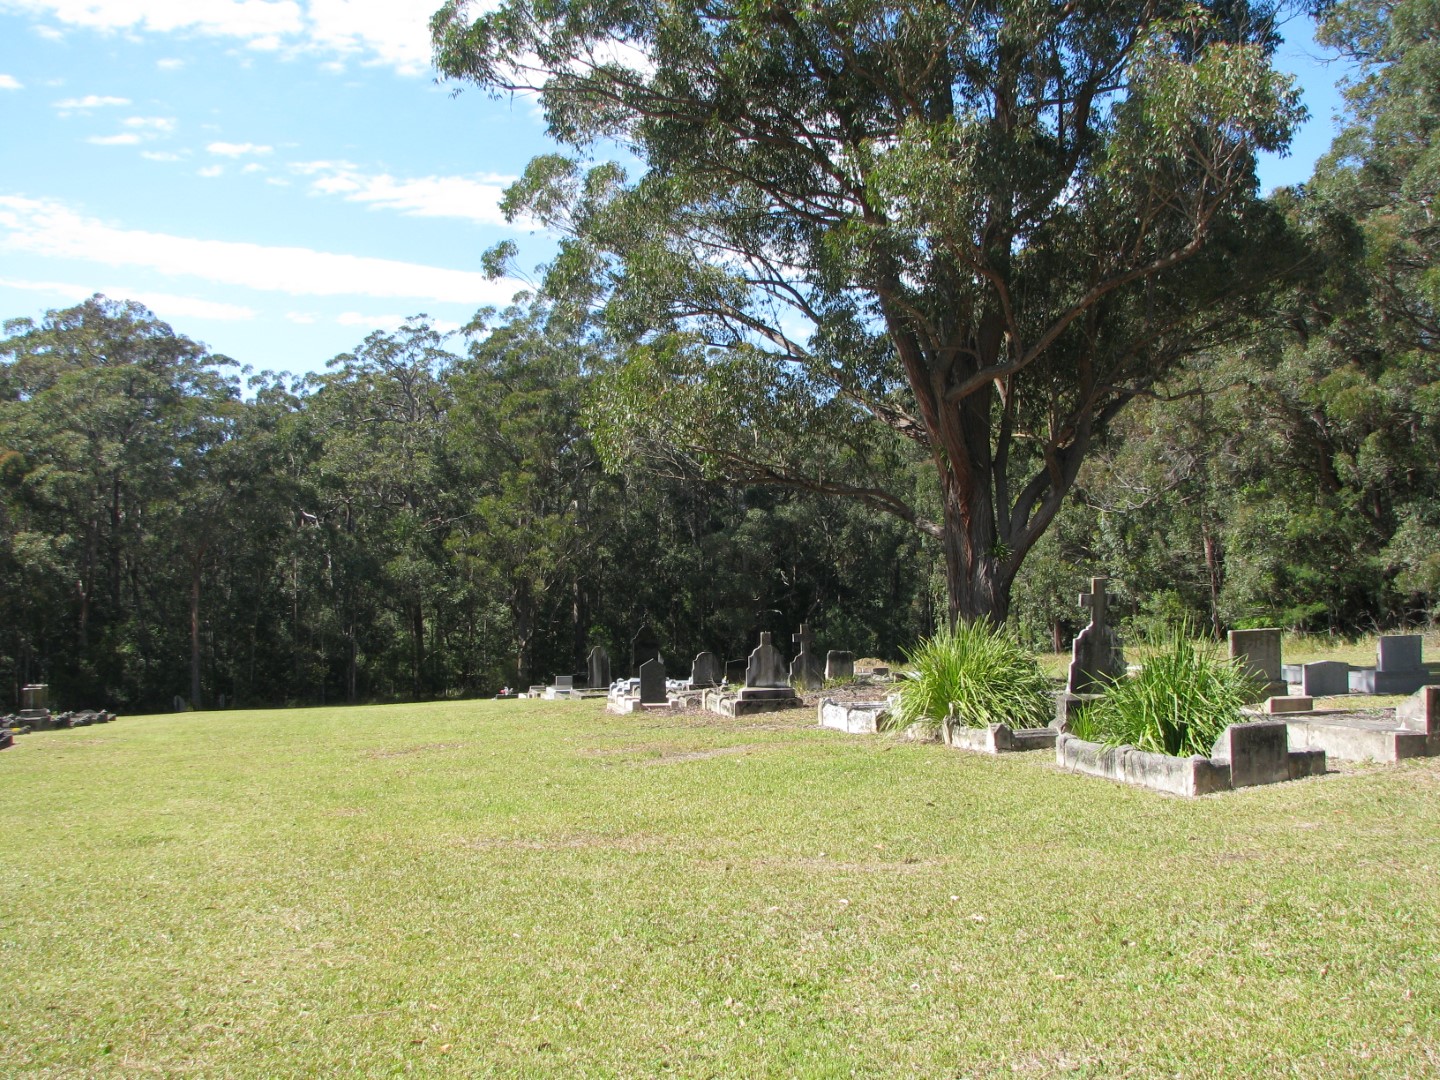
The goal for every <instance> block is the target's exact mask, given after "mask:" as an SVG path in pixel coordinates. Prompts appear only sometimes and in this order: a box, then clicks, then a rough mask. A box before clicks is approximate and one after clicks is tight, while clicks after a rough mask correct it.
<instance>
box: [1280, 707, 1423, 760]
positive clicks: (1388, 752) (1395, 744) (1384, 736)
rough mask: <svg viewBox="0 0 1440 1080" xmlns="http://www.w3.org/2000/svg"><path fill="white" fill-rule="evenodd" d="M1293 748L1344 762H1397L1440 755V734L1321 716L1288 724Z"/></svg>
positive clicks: (1380, 723)
mask: <svg viewBox="0 0 1440 1080" xmlns="http://www.w3.org/2000/svg"><path fill="white" fill-rule="evenodd" d="M1287 727H1288V728H1289V733H1290V746H1291V748H1292V749H1298V750H1324V751H1325V753H1326V754H1327V755H1329V756H1330V757H1332V758H1338V759H1340V760H1342V761H1377V762H1387V763H1390V762H1396V761H1403V760H1404V759H1406V758H1412V757H1435V756H1437V755H1440V735H1427V734H1425V733H1424V732H1419V731H1407V730H1405V729H1402V728H1398V727H1395V726H1393V725H1392V724H1391V723H1388V722H1385V721H1375V720H1366V719H1363V718H1359V717H1350V716H1334V717H1330V716H1317V717H1309V718H1306V719H1295V720H1291V721H1289V723H1288V724H1287Z"/></svg>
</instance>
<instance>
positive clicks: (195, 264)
mask: <svg viewBox="0 0 1440 1080" xmlns="http://www.w3.org/2000/svg"><path fill="white" fill-rule="evenodd" d="M5 250H9V251H24V252H29V253H31V254H35V255H44V256H49V257H52V258H64V259H81V260H84V261H86V262H96V263H102V264H104V265H107V266H136V267H145V268H147V269H150V270H154V271H157V272H159V273H162V274H170V275H176V276H186V277H194V278H199V279H202V280H205V281H212V282H216V283H219V284H223V285H232V286H242V287H244V288H249V289H258V290H263V291H266V292H280V293H286V294H288V295H290V296H369V297H381V298H395V299H419V300H423V301H428V302H430V303H445V304H464V305H466V306H469V307H479V306H480V305H482V304H505V303H508V302H509V301H510V299H511V298H512V297H513V296H514V294H515V293H516V292H518V291H519V290H520V289H521V288H522V286H521V285H520V283H519V282H516V281H507V280H500V281H491V280H490V279H488V278H486V277H485V275H484V274H481V273H479V272H476V271H469V270H450V269H446V268H444V267H438V266H425V265H422V264H419V263H408V262H399V261H395V260H391V259H376V258H370V257H367V256H363V255H347V254H340V253H333V252H324V251H314V250H312V249H309V248H300V247H267V246H265V245H262V244H251V243H240V242H234V241H226V240H201V239H197V238H193V237H185V236H171V235H167V234H165V233H152V232H145V231H143V230H139V229H122V228H117V227H115V226H112V225H107V224H105V223H104V222H100V221H96V220H94V219H92V218H86V217H82V216H81V215H79V214H77V213H75V212H74V211H73V210H71V209H69V208H68V207H66V206H65V205H63V204H62V203H59V202H55V201H53V200H39V199H26V198H21V197H18V196H9V195H0V251H5Z"/></svg>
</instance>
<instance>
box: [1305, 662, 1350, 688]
mask: <svg viewBox="0 0 1440 1080" xmlns="http://www.w3.org/2000/svg"><path fill="white" fill-rule="evenodd" d="M1300 692H1301V693H1302V694H1305V695H1306V696H1308V697H1334V696H1335V695H1337V694H1348V693H1350V665H1349V664H1344V663H1341V662H1340V661H1339V660H1316V661H1315V662H1313V663H1310V664H1302V665H1300Z"/></svg>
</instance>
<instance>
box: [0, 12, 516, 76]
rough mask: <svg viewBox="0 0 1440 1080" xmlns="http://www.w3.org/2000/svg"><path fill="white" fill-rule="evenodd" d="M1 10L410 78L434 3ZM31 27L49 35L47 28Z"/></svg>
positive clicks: (419, 67) (422, 56) (419, 62)
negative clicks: (186, 34) (302, 55)
mask: <svg viewBox="0 0 1440 1080" xmlns="http://www.w3.org/2000/svg"><path fill="white" fill-rule="evenodd" d="M4 6H6V7H8V8H11V9H18V10H19V11H22V12H26V13H29V14H31V15H33V16H36V17H40V18H45V19H47V20H51V21H53V22H57V23H59V24H61V25H62V26H66V27H83V28H86V29H91V30H104V31H127V32H132V33H147V32H148V33H170V32H174V31H191V32H195V33H201V34H209V35H213V36H216V37H229V38H236V39H239V40H241V41H243V42H244V43H245V44H246V45H248V46H250V47H252V48H257V49H271V50H273V49H285V50H288V51H293V52H314V53H321V54H328V55H329V56H331V57H334V56H339V57H342V58H346V59H351V58H353V59H358V60H359V61H361V62H362V63H367V64H382V65H386V66H389V67H392V68H395V69H396V70H397V71H400V72H402V73H405V74H412V75H413V74H420V73H422V72H425V71H427V70H428V69H429V67H430V31H429V19H430V16H431V15H433V14H434V12H435V8H436V7H437V6H438V0H303V2H301V0H4ZM491 6H494V5H493V4H490V3H482V4H479V5H477V8H479V9H484V8H487V7H491ZM37 29H39V30H40V31H41V32H42V33H49V34H52V35H53V34H55V33H56V30H55V28H54V27H52V26H43V25H42V26H41V27H38V28H37ZM162 63H164V61H162Z"/></svg>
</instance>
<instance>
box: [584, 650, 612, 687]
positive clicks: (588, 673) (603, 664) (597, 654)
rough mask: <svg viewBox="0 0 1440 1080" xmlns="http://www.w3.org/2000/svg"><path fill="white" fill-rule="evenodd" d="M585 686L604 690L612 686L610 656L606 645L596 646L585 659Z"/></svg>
mask: <svg viewBox="0 0 1440 1080" xmlns="http://www.w3.org/2000/svg"><path fill="white" fill-rule="evenodd" d="M585 685H586V686H588V687H589V688H590V689H591V690H603V689H605V688H606V687H607V686H609V685H610V654H609V653H608V652H606V651H605V646H604V645H596V646H595V647H594V648H593V649H591V650H590V655H589V656H587V657H586V658H585Z"/></svg>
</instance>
